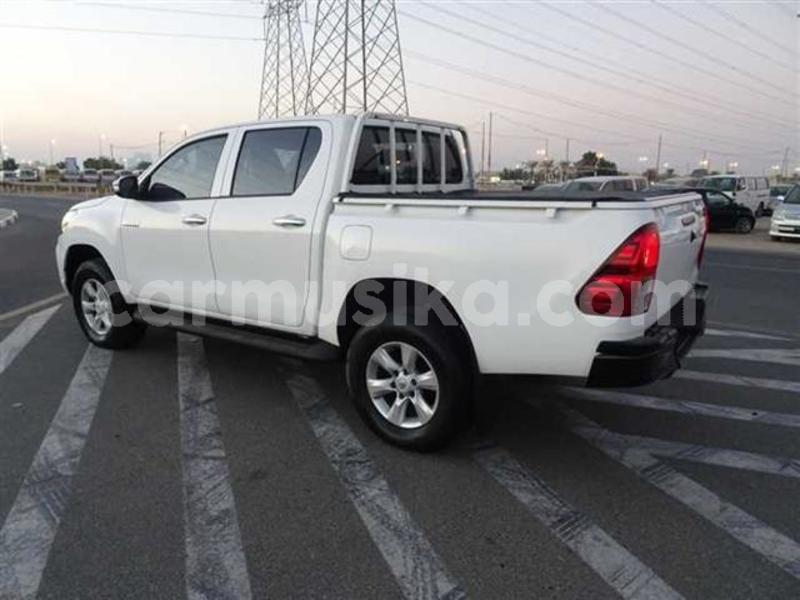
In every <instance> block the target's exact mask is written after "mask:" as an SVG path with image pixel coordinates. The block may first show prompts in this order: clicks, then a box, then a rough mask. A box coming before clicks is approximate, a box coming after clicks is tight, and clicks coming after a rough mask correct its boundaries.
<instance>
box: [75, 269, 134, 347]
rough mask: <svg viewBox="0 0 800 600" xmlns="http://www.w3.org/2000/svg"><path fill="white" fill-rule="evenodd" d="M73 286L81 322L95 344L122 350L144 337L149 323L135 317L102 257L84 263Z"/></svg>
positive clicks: (85, 332)
mask: <svg viewBox="0 0 800 600" xmlns="http://www.w3.org/2000/svg"><path fill="white" fill-rule="evenodd" d="M70 289H71V290H72V305H73V307H74V309H75V315H76V316H77V317H78V323H79V324H80V326H81V329H82V330H83V333H84V335H86V337H87V338H88V340H89V341H90V342H91V343H93V344H94V345H95V346H100V347H101V348H109V349H112V350H120V349H123V348H130V347H132V346H135V345H136V344H137V343H139V340H141V339H142V336H143V335H144V332H145V325H144V324H142V323H139V322H137V321H134V320H133V315H132V313H131V309H130V307H129V306H128V304H127V303H126V302H125V299H124V298H123V297H122V294H121V293H120V292H119V289H118V287H117V285H116V281H115V280H114V276H113V275H112V274H111V271H110V270H109V268H108V267H107V266H106V264H105V263H104V262H103V261H102V260H100V259H94V260H88V261H86V262H84V263H83V264H81V265H80V266H79V267H78V270H77V271H76V272H75V276H74V277H73V279H72V287H71V288H70Z"/></svg>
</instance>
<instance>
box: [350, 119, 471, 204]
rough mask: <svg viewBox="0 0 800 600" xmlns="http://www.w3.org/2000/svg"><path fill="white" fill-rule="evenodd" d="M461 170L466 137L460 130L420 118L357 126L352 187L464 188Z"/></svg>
mask: <svg viewBox="0 0 800 600" xmlns="http://www.w3.org/2000/svg"><path fill="white" fill-rule="evenodd" d="M393 166H394V169H393ZM393 171H394V172H393ZM467 173H468V165H467V164H466V138H465V137H464V135H463V133H462V132H461V131H458V130H456V129H450V128H446V127H435V126H431V125H428V124H426V123H422V122H421V123H409V122H406V121H402V122H400V121H398V122H394V123H392V122H390V121H381V120H377V119H374V120H373V119H368V120H366V121H365V124H364V126H363V127H362V129H361V134H360V137H359V141H358V146H357V148H356V152H355V156H354V159H353V166H352V175H351V179H350V184H351V187H352V189H353V191H356V192H361V191H363V192H376V193H379V192H386V191H389V192H391V191H395V192H400V193H403V192H426V191H449V190H455V189H467V188H469V187H470V185H471V184H470V182H469V181H468V176H467ZM387 188H388V189H387Z"/></svg>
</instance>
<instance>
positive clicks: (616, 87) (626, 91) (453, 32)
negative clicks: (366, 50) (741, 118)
mask: <svg viewBox="0 0 800 600" xmlns="http://www.w3.org/2000/svg"><path fill="white" fill-rule="evenodd" d="M402 14H403V15H404V16H405V17H407V18H410V19H413V20H416V21H419V22H421V23H424V24H426V25H428V26H430V27H434V28H436V29H439V30H441V31H445V32H447V33H450V34H451V35H454V36H457V37H459V38H462V39H467V40H470V41H471V42H473V43H476V44H479V45H482V46H485V47H487V48H491V49H493V50H496V51H497V52H502V53H504V54H508V55H510V56H514V57H516V58H519V59H521V60H524V61H526V62H530V63H533V64H537V65H540V66H542V67H544V68H546V69H549V70H553V71H557V72H560V73H566V74H568V75H570V76H572V77H575V78H576V79H579V80H580V81H582V82H586V81H589V82H592V83H594V84H595V85H598V86H601V87H605V88H608V89H612V90H615V91H617V92H619V93H622V94H624V95H626V96H629V97H630V96H635V97H638V98H643V99H645V100H648V101H650V102H656V103H657V104H658V105H659V106H663V105H664V104H669V105H673V106H676V107H677V108H679V109H681V110H683V111H684V112H687V113H694V114H698V115H700V116H702V117H703V118H705V119H708V118H709V115H708V113H705V112H703V111H697V110H692V109H690V108H688V107H685V106H683V105H681V104H678V103H676V102H673V101H668V100H665V99H663V98H658V97H655V96H651V95H648V94H644V93H642V92H638V91H635V90H632V89H630V88H625V87H622V86H619V85H615V84H613V83H610V82H606V81H602V80H599V79H596V78H593V77H591V76H587V75H584V74H581V73H578V72H576V71H574V70H571V69H566V68H564V67H556V66H554V65H552V64H550V63H547V62H545V61H543V60H539V59H537V58H535V57H532V56H529V55H528V54H523V53H520V52H516V51H514V50H510V49H508V48H505V47H503V46H498V45H497V44H493V43H491V42H488V41H486V40H483V39H480V38H477V37H475V36H471V35H469V34H466V33H463V32H461V31H457V30H454V29H452V28H450V27H447V26H445V25H442V24H440V23H435V22H433V21H429V20H428V19H425V18H423V17H420V16H418V15H412V14H409V13H406V12H403V13H402Z"/></svg>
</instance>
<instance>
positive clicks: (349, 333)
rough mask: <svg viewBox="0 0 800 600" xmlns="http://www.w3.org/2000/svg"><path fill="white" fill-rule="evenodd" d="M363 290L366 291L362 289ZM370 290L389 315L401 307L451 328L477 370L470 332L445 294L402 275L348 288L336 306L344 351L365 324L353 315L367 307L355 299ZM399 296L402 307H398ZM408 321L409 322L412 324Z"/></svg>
mask: <svg viewBox="0 0 800 600" xmlns="http://www.w3.org/2000/svg"><path fill="white" fill-rule="evenodd" d="M364 290H366V292H364ZM360 292H361V293H369V292H372V293H371V294H369V295H370V298H371V299H375V300H377V301H380V302H381V303H382V305H383V306H384V307H385V311H386V314H392V313H393V312H397V311H399V310H400V309H402V310H403V311H404V312H406V313H407V314H409V316H417V315H421V314H424V315H426V317H428V318H430V317H431V316H432V317H433V322H437V323H438V324H440V325H442V326H445V327H446V328H447V330H448V331H452V332H454V333H455V335H456V336H458V337H459V338H460V341H461V342H462V343H463V347H464V348H465V350H466V352H467V354H468V355H469V356H468V358H469V361H470V366H471V367H472V369H473V370H474V371H475V372H477V369H478V361H477V356H476V354H475V348H474V346H473V343H472V339H471V337H470V335H469V332H468V330H467V328H466V326H465V325H464V322H463V320H462V319H461V316H460V315H459V314H458V311H456V309H455V308H454V307H453V304H452V303H451V302H450V301H449V300H448V299H447V297H446V296H445V295H444V294H443V293H442V292H441V291H440V290H438V289H437V288H436V287H435V286H433V285H431V284H429V283H426V282H423V281H417V280H414V279H404V278H393V277H386V278H367V279H362V280H361V281H358V282H357V283H355V284H354V285H352V286H351V287H350V289H349V290H348V292H347V294H346V296H345V297H344V300H343V302H342V305H341V307H340V309H339V313H338V318H337V322H336V338H337V339H336V341H337V343H338V344H339V346H340V347H341V348H342V350H343V351H344V352H346V351H347V348H348V346H349V345H350V342H351V341H352V340H353V337H355V335H356V333H357V332H358V330H359V329H360V328H361V327H363V326H364V323H363V322H359V320H360V319H356V316H357V315H358V314H359V312H361V314H362V315H363V314H367V313H368V311H369V307H365V306H362V305H361V304H360V303H359V302H358V300H357V295H358V294H359V293H360ZM398 299H399V301H400V303H401V304H403V306H402V307H400V306H398V305H397V304H398ZM434 304H437V305H439V307H440V308H441V310H444V311H446V313H447V314H448V315H449V316H450V318H451V321H449V322H447V323H445V322H444V319H443V318H442V315H440V312H441V311H437V310H436V307H435V306H434ZM413 323H414V321H413V320H411V321H409V322H408V324H413Z"/></svg>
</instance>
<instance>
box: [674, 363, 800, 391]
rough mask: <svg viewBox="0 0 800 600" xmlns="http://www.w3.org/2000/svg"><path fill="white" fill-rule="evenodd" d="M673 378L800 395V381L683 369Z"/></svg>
mask: <svg viewBox="0 0 800 600" xmlns="http://www.w3.org/2000/svg"><path fill="white" fill-rule="evenodd" d="M673 377H676V378H678V379H691V380H694V381H709V382H711V383H725V384H728V385H738V386H743V387H753V388H766V389H769V390H779V391H781V392H793V393H795V394H800V381H787V380H784V379H766V378H764V377H749V376H748V377H746V376H744V375H729V374H728V373H703V372H700V371H691V370H688V369H681V370H679V371H676V372H675V374H674V375H673Z"/></svg>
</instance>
